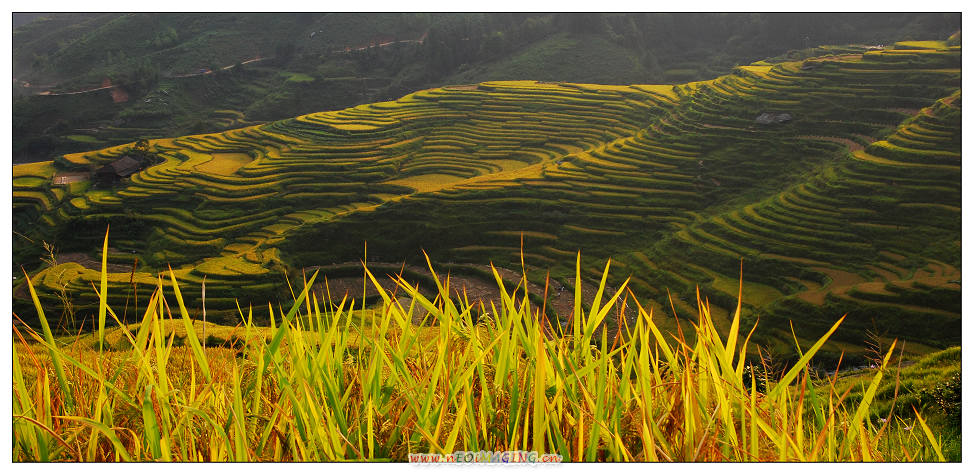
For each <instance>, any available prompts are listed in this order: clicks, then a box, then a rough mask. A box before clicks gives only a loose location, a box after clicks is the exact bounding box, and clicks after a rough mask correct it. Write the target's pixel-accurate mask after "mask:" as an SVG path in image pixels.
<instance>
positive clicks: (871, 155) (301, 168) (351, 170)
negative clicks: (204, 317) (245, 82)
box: [14, 43, 961, 351]
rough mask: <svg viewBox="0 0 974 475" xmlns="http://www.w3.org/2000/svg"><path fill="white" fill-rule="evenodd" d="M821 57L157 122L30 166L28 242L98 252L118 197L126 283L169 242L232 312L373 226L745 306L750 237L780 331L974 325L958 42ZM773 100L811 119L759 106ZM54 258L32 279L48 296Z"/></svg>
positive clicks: (19, 172) (761, 305)
mask: <svg viewBox="0 0 974 475" xmlns="http://www.w3.org/2000/svg"><path fill="white" fill-rule="evenodd" d="M813 62H815V63H816V64H817V66H816V67H815V68H813V69H802V63H801V62H797V63H779V64H774V65H767V64H766V63H763V64H761V65H754V66H744V67H740V68H738V69H737V70H736V71H735V72H734V74H731V75H727V76H722V77H719V78H716V79H714V80H711V81H702V82H697V83H691V84H683V85H633V86H598V85H587V84H564V83H557V84H556V83H540V82H535V81H508V82H488V83H483V84H479V85H476V86H464V87H446V88H440V89H429V90H424V91H418V92H416V93H413V94H410V95H408V96H405V97H403V98H401V99H399V100H397V101H392V102H382V103H374V104H366V105H362V106H357V107H353V108H350V109H345V110H341V111H330V112H321V113H315V114H309V115H305V116H300V117H296V118H293V119H289V120H283V121H279V122H273V123H269V124H265V125H259V126H253V127H247V128H242V129H237V130H230V131H226V132H222V133H215V134H202V135H194V136H187V137H179V138H174V139H162V140H155V141H152V142H151V145H150V147H151V151H152V152H153V153H154V154H156V156H157V157H159V159H160V163H158V164H156V165H154V166H152V167H149V168H147V169H145V170H142V171H141V172H139V173H137V174H135V175H133V176H132V178H131V179H130V180H128V181H126V182H124V183H123V184H122V185H120V186H118V187H116V188H112V189H97V188H92V187H76V188H67V187H63V186H54V185H52V184H51V182H50V179H51V177H53V176H54V174H55V173H59V172H64V171H68V170H87V169H93V168H95V167H97V166H100V165H101V164H105V163H108V162H110V161H111V160H113V159H116V158H118V157H120V156H122V155H123V154H125V153H126V151H127V149H128V147H127V146H120V147H114V148H109V149H103V150H95V151H91V152H87V153H82V154H75V155H67V156H64V157H61V158H59V159H58V160H56V161H55V162H54V163H53V164H51V163H47V164H34V165H29V166H21V167H15V170H14V209H15V229H16V231H17V232H19V233H22V234H24V235H25V236H30V237H31V239H33V240H34V241H35V243H33V244H31V243H29V242H27V241H26V240H21V241H16V242H15V246H18V247H19V249H22V250H23V253H24V254H23V255H31V254H30V253H31V252H34V254H35V255H36V254H37V251H36V249H35V250H33V251H32V250H31V249H33V248H32V247H31V246H36V245H37V243H39V242H40V241H42V240H48V241H53V242H55V243H60V242H64V241H67V240H71V241H72V242H73V243H74V244H73V245H74V246H75V247H84V246H87V248H86V249H85V250H88V251H93V250H94V249H97V246H98V244H99V243H100V238H101V237H103V232H104V229H105V224H107V223H108V222H109V221H110V222H112V229H111V239H112V244H113V246H116V247H117V248H118V249H119V250H120V251H119V253H121V254H127V255H128V256H129V258H130V259H131V256H137V257H138V258H139V262H140V266H141V267H139V268H138V269H137V270H136V271H135V272H134V273H133V272H128V273H119V274H112V277H111V281H112V282H111V283H112V285H113V286H115V287H116V288H117V289H118V291H115V292H112V293H113V294H114V298H118V299H125V298H128V297H126V295H127V294H126V292H125V291H123V290H122V289H125V288H127V287H128V286H129V285H130V282H133V281H145V282H151V281H152V280H153V279H154V278H155V277H154V276H155V273H156V272H157V271H159V270H161V269H164V268H166V266H168V265H171V266H172V267H173V268H174V269H178V274H177V277H179V278H180V279H181V282H185V283H186V284H187V285H188V286H196V287H197V288H198V287H199V286H200V284H202V282H203V279H204V277H205V279H206V306H207V309H208V311H210V312H214V313H213V314H214V315H218V314H219V312H221V311H233V312H235V311H236V303H235V301H234V297H236V298H238V299H240V305H241V307H245V306H246V305H248V304H256V305H266V301H267V300H276V299H278V298H280V297H281V296H285V295H288V294H287V292H288V290H287V286H286V285H285V284H284V274H285V273H287V274H288V276H289V278H291V279H292V283H293V279H295V278H298V279H300V275H301V273H300V269H301V268H302V267H310V266H320V265H336V264H341V265H345V264H348V263H353V264H354V263H357V262H358V261H359V260H360V259H362V258H363V256H364V253H365V252H366V251H365V249H366V242H367V243H368V244H367V249H368V251H367V252H368V258H369V259H370V260H371V259H373V258H375V259H380V260H383V261H389V262H398V261H402V260H407V261H409V262H411V263H414V264H415V263H419V262H421V261H422V254H421V253H420V249H424V250H426V251H427V252H428V253H429V255H430V256H431V258H432V259H433V260H434V261H436V262H437V263H440V264H443V265H449V266H458V265H461V264H462V265H467V266H469V265H474V264H476V265H483V264H485V263H487V262H494V263H495V264H497V265H499V266H503V267H507V268H510V269H520V267H521V258H522V245H523V256H524V263H525V265H526V266H527V267H528V270H529V275H530V276H531V277H532V278H534V279H535V280H536V281H538V282H540V283H541V284H542V287H541V288H543V282H544V278H545V275H546V274H547V272H549V271H550V275H551V278H552V281H553V282H554V283H553V284H552V285H556V286H558V287H562V286H567V284H568V283H569V282H573V281H574V268H573V266H572V264H574V262H573V261H572V260H571V259H570V258H567V259H566V256H574V255H575V253H576V252H577V251H579V250H581V251H582V252H583V256H582V258H583V266H582V267H583V269H585V271H584V272H583V274H584V276H585V277H586V278H588V279H590V280H592V279H597V278H598V276H600V275H601V269H602V267H603V266H604V262H605V259H606V258H609V257H612V258H613V259H614V262H615V264H614V268H615V269H616V270H617V273H616V274H618V275H615V277H617V278H618V280H619V281H618V282H612V283H611V284H615V285H618V284H620V283H621V280H622V279H624V278H625V277H626V276H628V275H629V274H631V275H632V276H634V279H633V281H632V283H631V284H630V285H631V287H632V289H633V292H634V294H635V295H636V297H637V298H638V299H640V302H641V303H642V304H643V306H645V307H649V306H654V307H656V309H657V311H659V310H665V311H666V312H667V313H669V311H670V308H671V304H670V302H669V299H668V298H667V291H670V292H671V295H675V296H683V297H684V300H686V301H693V299H692V296H693V294H694V292H695V286H697V285H700V286H701V291H702V292H703V293H704V294H705V295H706V296H708V297H709V299H710V302H711V304H712V305H713V307H714V308H715V314H718V315H719V314H720V313H721V312H726V310H728V309H729V308H730V307H731V306H732V305H733V303H734V302H736V291H737V286H736V279H737V277H738V274H739V272H740V266H741V260H742V259H743V268H744V281H745V283H744V289H745V298H744V301H745V304H746V308H745V315H746V319H750V320H751V321H753V320H754V319H756V318H758V317H760V318H761V319H762V321H763V323H762V326H763V327H765V328H768V327H770V328H772V329H775V330H774V331H770V332H768V333H767V334H766V335H764V336H763V337H764V338H765V342H766V343H769V344H772V345H773V344H782V345H786V346H787V345H788V344H789V343H787V339H788V338H790V336H787V335H789V334H788V333H786V332H787V331H788V328H789V324H788V322H789V320H794V321H801V322H802V324H803V326H802V327H803V328H807V329H808V330H809V334H811V335H816V334H820V333H821V330H822V328H819V327H824V326H826V325H828V324H830V323H831V322H834V320H835V318H837V317H838V316H841V315H842V314H843V313H849V315H850V316H849V318H847V319H846V322H845V323H844V325H843V328H842V330H841V331H840V332H839V333H838V334H837V335H836V336H835V337H834V338H833V340H834V343H833V345H834V346H833V347H832V349H833V350H836V349H838V348H844V347H846V346H848V345H849V344H860V345H861V344H862V342H863V338H864V336H863V335H864V332H865V331H866V330H871V329H874V328H881V329H884V331H885V333H884V336H885V337H888V338H893V337H901V338H903V337H905V338H906V339H907V340H909V341H913V342H916V343H917V345H927V346H933V347H942V346H947V345H950V344H958V343H959V332H957V331H956V330H957V329H959V324H960V323H959V322H960V304H959V302H960V293H959V285H957V284H956V283H955V282H957V281H959V279H960V270H959V268H960V136H961V135H960V107H961V101H960V76H961V73H960V49H959V48H958V47H946V46H944V45H942V44H936V45H932V44H927V43H923V44H914V43H901V44H897V45H896V46H895V47H893V48H890V49H887V50H883V51H869V52H866V53H865V54H862V55H847V56H841V57H839V56H830V57H823V58H817V59H815V60H813ZM763 112H774V113H779V114H780V113H788V114H790V115H791V116H792V118H793V119H792V120H791V121H789V122H787V123H783V124H773V125H761V124H757V123H755V118H756V117H757V116H758V115H760V114H761V113H763ZM75 185H76V184H75ZM522 233H523V244H522ZM16 239H19V238H16ZM79 243H84V244H83V245H82V244H79ZM15 264H17V263H15ZM71 265H72V264H69V263H65V264H63V266H71ZM78 267H80V266H76V267H72V269H73V270H72V273H70V274H69V275H70V276H71V277H70V278H69V279H68V286H69V287H70V288H71V289H73V290H74V291H75V292H76V293H77V294H78V295H82V296H84V295H86V296H89V297H90V296H91V293H92V292H91V286H90V284H89V283H88V280H87V279H93V278H94V274H92V272H90V271H88V270H85V269H84V268H83V267H80V268H78ZM468 271H469V267H468ZM52 272H53V270H42V271H40V273H41V274H42V275H40V276H38V278H37V280H38V281H40V282H41V283H42V288H43V289H44V294H45V297H44V298H46V299H48V300H51V299H52V298H53V297H52V296H53V292H54V289H55V287H56V286H57V285H61V284H58V283H57V282H53V281H51V279H48V278H47V277H48V276H49V275H51V274H52ZM458 272H460V271H458ZM63 279H64V277H63V276H62V280H63ZM189 290H190V293H193V291H192V289H189ZM566 292H568V290H566ZM199 293H200V292H195V294H197V295H195V296H192V297H193V298H191V299H190V300H191V304H192V305H195V306H201V299H200V297H201V296H200V295H199ZM128 294H131V292H129V293H128ZM673 307H674V308H676V309H677V313H679V314H681V315H685V314H688V313H690V312H688V311H686V310H691V311H692V310H694V308H692V307H691V306H689V305H685V304H681V303H680V302H676V301H675V302H674V303H673ZM681 308H682V309H683V310H681ZM685 316H689V315H685ZM780 334H784V335H786V336H787V338H785V337H784V336H781V335H780ZM800 336H801V335H800ZM776 342H777V343H776ZM908 351H909V347H908Z"/></svg>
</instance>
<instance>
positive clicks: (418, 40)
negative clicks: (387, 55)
mask: <svg viewBox="0 0 974 475" xmlns="http://www.w3.org/2000/svg"><path fill="white" fill-rule="evenodd" d="M427 35H429V31H427V32H425V33H423V36H420V37H419V38H416V39H415V40H399V41H385V42H382V43H376V42H372V43H369V44H367V45H362V46H356V47H345V49H339V50H334V51H332V53H351V52H352V51H365V50H367V49H369V48H385V47H388V46H392V45H396V44H404V43H419V44H423V43H425V42H426V36H427Z"/></svg>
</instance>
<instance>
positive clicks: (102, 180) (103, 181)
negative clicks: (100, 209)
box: [95, 155, 145, 185]
mask: <svg viewBox="0 0 974 475" xmlns="http://www.w3.org/2000/svg"><path fill="white" fill-rule="evenodd" d="M144 166H145V165H144V163H143V162H142V161H141V160H137V159H135V158H132V157H130V156H128V155H126V156H124V157H122V158H119V159H118V160H115V161H114V162H112V163H109V164H108V165H105V166H103V167H101V168H99V169H97V170H95V180H96V181H97V182H98V184H100V185H113V184H115V183H116V182H118V181H119V180H121V179H122V178H128V177H130V176H132V174H134V173H136V172H138V171H139V170H141V169H142V168H144Z"/></svg>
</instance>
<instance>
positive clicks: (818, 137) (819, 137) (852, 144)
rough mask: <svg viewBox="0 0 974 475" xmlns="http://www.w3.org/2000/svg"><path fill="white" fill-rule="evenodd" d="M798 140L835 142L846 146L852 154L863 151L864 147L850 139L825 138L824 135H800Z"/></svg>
mask: <svg viewBox="0 0 974 475" xmlns="http://www.w3.org/2000/svg"><path fill="white" fill-rule="evenodd" d="M798 138H800V139H806V140H824V141H826V142H835V143H838V144H842V145H845V146H846V147H849V151H850V152H855V151H857V150H862V149H863V148H864V147H863V146H862V144H860V143H859V142H856V141H854V140H850V139H844V138H841V137H825V136H822V135H800V136H799V137H798Z"/></svg>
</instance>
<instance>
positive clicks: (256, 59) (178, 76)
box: [169, 56, 274, 78]
mask: <svg viewBox="0 0 974 475" xmlns="http://www.w3.org/2000/svg"><path fill="white" fill-rule="evenodd" d="M268 59H274V57H273V56H272V57H270V58H261V57H260V56H258V57H256V58H251V59H248V60H246V61H241V62H240V63H239V64H250V63H256V62H258V61H267V60H268ZM236 66H237V63H234V64H231V65H229V66H224V67H222V68H220V69H219V70H220V71H227V70H229V69H233V68H234V67H236ZM207 74H213V70H212V69H210V68H204V69H202V70H201V71H198V72H195V73H190V74H173V75H172V76H169V77H171V78H191V77H196V76H206V75H207Z"/></svg>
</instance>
